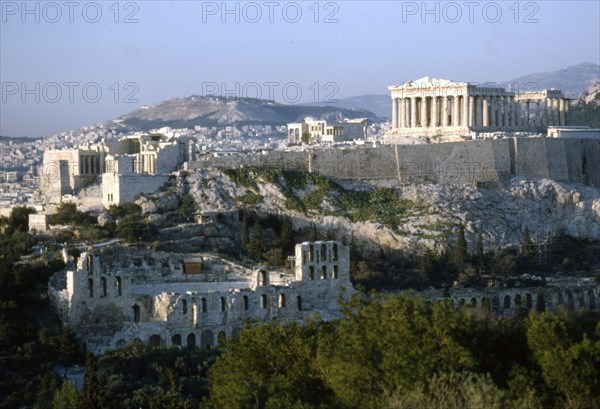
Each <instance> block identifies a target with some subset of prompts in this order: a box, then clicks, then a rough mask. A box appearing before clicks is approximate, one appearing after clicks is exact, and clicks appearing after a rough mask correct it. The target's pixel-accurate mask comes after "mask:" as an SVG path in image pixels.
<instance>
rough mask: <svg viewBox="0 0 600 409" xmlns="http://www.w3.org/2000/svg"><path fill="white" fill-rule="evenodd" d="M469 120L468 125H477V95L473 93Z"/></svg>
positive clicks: (470, 96) (470, 98) (470, 97)
mask: <svg viewBox="0 0 600 409" xmlns="http://www.w3.org/2000/svg"><path fill="white" fill-rule="evenodd" d="M468 98H469V122H468V126H469V127H473V126H475V97H474V96H472V95H469V97H468Z"/></svg>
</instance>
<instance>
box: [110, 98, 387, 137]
mask: <svg viewBox="0 0 600 409" xmlns="http://www.w3.org/2000/svg"><path fill="white" fill-rule="evenodd" d="M307 116H312V117H315V118H321V119H325V120H327V121H328V122H329V121H332V122H333V121H340V120H342V119H344V118H369V119H373V120H374V119H376V116H375V114H373V113H372V112H369V111H367V110H364V109H347V108H342V107H331V106H329V107H319V106H306V105H284V104H279V103H276V102H273V101H266V100H259V99H250V98H241V99H240V98H225V97H215V96H197V95H193V96H190V97H185V98H173V99H167V100H165V101H161V102H158V103H156V104H153V105H150V106H147V107H141V108H139V109H136V110H135V111H132V112H130V113H128V114H125V115H123V116H121V117H119V118H117V119H116V120H115V121H114V122H116V123H118V124H119V125H122V126H127V127H130V128H132V129H135V130H142V131H144V130H150V129H155V128H161V127H163V126H169V127H172V128H190V127H194V126H197V125H198V126H207V127H212V126H227V125H238V126H240V125H285V124H286V123H288V122H297V121H302V120H303V119H304V117H307Z"/></svg>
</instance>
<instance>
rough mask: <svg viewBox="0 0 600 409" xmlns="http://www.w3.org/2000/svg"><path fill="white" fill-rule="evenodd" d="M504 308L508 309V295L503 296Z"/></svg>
mask: <svg viewBox="0 0 600 409" xmlns="http://www.w3.org/2000/svg"><path fill="white" fill-rule="evenodd" d="M504 309H505V310H508V309H510V295H505V296H504Z"/></svg>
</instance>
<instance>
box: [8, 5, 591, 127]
mask: <svg viewBox="0 0 600 409" xmlns="http://www.w3.org/2000/svg"><path fill="white" fill-rule="evenodd" d="M0 11H1V16H0V18H1V20H0V82H1V86H2V88H1V92H2V95H1V98H2V99H1V101H0V135H9V136H45V135H51V134H54V133H56V132H59V131H65V130H70V129H75V128H79V127H81V126H85V125H92V124H95V123H97V122H100V121H103V120H106V119H113V118H116V117H118V116H119V115H122V114H125V113H127V112H130V111H132V110H134V109H136V108H139V107H141V106H144V105H148V104H151V103H155V102H158V101H161V100H164V99H167V98H174V97H185V96H189V95H193V94H195V95H207V94H215V95H234V96H240V97H245V96H247V97H261V98H264V99H274V100H276V101H277V102H282V103H311V102H320V101H323V100H331V99H339V98H345V97H351V96H357V95H364V94H387V93H388V89H387V87H388V86H389V85H392V84H399V83H402V82H404V81H408V80H413V79H418V78H421V77H424V76H432V77H437V78H445V79H451V80H456V81H468V82H486V81H498V82H500V81H505V80H510V79H513V78H517V77H520V76H522V75H526V74H531V73H536V72H546V71H554V70H558V69H561V68H566V67H568V66H571V65H576V64H579V63H583V62H591V63H599V62H600V1H597V0H590V1H519V2H517V1H512V0H510V1H456V2H454V1H440V2H422V1H416V2H413V1H348V0H342V1H318V2H317V1H313V0H309V1H296V2H294V1H268V0H267V1H256V2H253V1H243V2H236V1H230V2H222V1H129V2H127V1H123V2H116V1H96V2H93V1H62V0H61V1H55V2H53V1H50V2H48V1H43V2H40V1H30V2H23V1H5V0H0Z"/></svg>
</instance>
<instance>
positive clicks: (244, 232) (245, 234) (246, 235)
mask: <svg viewBox="0 0 600 409" xmlns="http://www.w3.org/2000/svg"><path fill="white" fill-rule="evenodd" d="M249 244H250V233H249V231H248V214H247V213H246V211H244V219H243V221H242V248H243V249H244V250H246V251H247V250H248V245H249Z"/></svg>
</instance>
